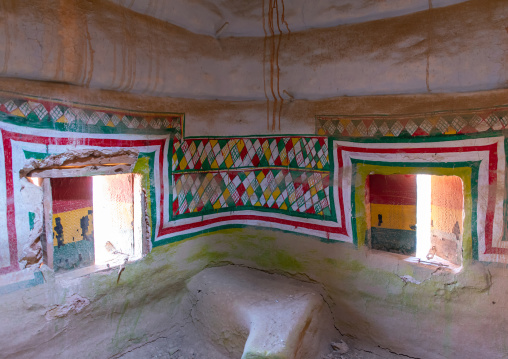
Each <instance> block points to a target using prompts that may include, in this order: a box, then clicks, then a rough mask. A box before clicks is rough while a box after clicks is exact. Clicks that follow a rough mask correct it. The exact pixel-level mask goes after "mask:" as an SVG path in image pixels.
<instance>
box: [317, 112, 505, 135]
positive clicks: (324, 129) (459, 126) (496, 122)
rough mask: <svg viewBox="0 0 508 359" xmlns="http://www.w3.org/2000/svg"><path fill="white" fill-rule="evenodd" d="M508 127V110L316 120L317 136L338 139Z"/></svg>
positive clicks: (334, 117)
mask: <svg viewBox="0 0 508 359" xmlns="http://www.w3.org/2000/svg"><path fill="white" fill-rule="evenodd" d="M506 128H508V107H507V106H500V107H493V108H484V109H470V110H459V111H439V112H431V113H420V114H408V115H363V116H362V115H358V116H351V115H345V116H336V115H318V116H316V117H315V133H316V135H319V136H329V137H337V138H348V137H349V138H355V137H364V138H367V137H370V138H377V137H402V138H403V137H417V136H442V135H456V134H474V133H482V132H495V131H500V130H504V129H506Z"/></svg>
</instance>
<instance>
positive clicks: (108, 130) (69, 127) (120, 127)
mask: <svg viewBox="0 0 508 359" xmlns="http://www.w3.org/2000/svg"><path fill="white" fill-rule="evenodd" d="M0 121H1V122H5V123H9V124H13V125H17V126H23V127H30V128H35V129H42V130H55V131H60V132H77V133H92V134H135V135H150V134H155V135H160V134H175V133H178V132H179V131H178V130H176V129H173V128H168V129H152V128H145V129H132V128H128V127H127V126H125V124H124V123H123V122H119V123H118V124H117V125H116V126H115V127H109V126H105V125H85V124H83V123H82V122H81V121H74V122H72V123H60V122H53V121H39V120H31V119H29V118H26V117H20V116H12V115H8V114H6V113H3V112H0ZM101 123H102V122H101Z"/></svg>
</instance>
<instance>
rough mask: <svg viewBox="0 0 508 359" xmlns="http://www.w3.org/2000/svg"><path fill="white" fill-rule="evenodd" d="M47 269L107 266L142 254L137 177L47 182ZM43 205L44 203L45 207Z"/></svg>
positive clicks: (139, 184)
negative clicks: (48, 194)
mask: <svg viewBox="0 0 508 359" xmlns="http://www.w3.org/2000/svg"><path fill="white" fill-rule="evenodd" d="M46 181H48V182H47V184H48V185H46V187H44V188H45V191H46V192H48V193H50V197H49V196H48V197H49V199H48V197H47V198H46V200H45V202H48V203H49V206H48V207H49V208H48V209H45V213H46V215H47V218H48V219H46V223H47V224H46V233H52V238H50V240H48V241H47V245H46V248H45V251H46V252H47V253H46V255H45V258H47V264H48V265H49V266H50V267H52V268H53V269H54V270H55V272H64V271H70V270H74V269H78V268H83V267H89V266H92V265H97V266H112V265H117V264H122V263H124V262H125V261H127V260H129V261H132V260H136V259H139V258H141V257H142V255H143V214H144V209H143V194H142V193H143V192H142V187H141V176H140V175H137V174H118V175H103V176H87V177H62V178H47V179H46ZM45 206H46V203H45Z"/></svg>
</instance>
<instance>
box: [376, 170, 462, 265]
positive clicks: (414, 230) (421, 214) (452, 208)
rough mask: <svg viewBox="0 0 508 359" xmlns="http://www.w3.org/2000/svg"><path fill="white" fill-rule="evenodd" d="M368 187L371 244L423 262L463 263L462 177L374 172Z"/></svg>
mask: <svg viewBox="0 0 508 359" xmlns="http://www.w3.org/2000/svg"><path fill="white" fill-rule="evenodd" d="M367 187H368V193H367V195H366V202H367V207H368V212H367V213H370V218H369V220H370V230H369V231H368V233H367V240H368V245H369V246H370V248H372V249H376V250H382V251H387V252H392V253H399V254H402V255H406V256H411V257H415V258H417V259H418V261H419V262H429V263H434V264H443V265H447V266H452V267H453V266H460V265H461V264H462V233H463V219H464V194H463V184H462V180H461V179H460V177H457V176H438V175H426V174H390V175H381V174H371V175H369V176H368V177H367Z"/></svg>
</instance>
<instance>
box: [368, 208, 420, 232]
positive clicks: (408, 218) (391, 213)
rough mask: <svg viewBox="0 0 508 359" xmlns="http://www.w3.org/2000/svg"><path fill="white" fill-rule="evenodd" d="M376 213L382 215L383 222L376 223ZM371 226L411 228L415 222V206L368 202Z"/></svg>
mask: <svg viewBox="0 0 508 359" xmlns="http://www.w3.org/2000/svg"><path fill="white" fill-rule="evenodd" d="M378 214H381V215H382V216H383V223H381V225H378ZM370 215H371V225H372V227H378V228H390V229H403V230H411V228H410V227H411V226H414V225H415V223H416V206H411V205H398V206H396V205H391V204H377V203H371V204H370Z"/></svg>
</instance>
